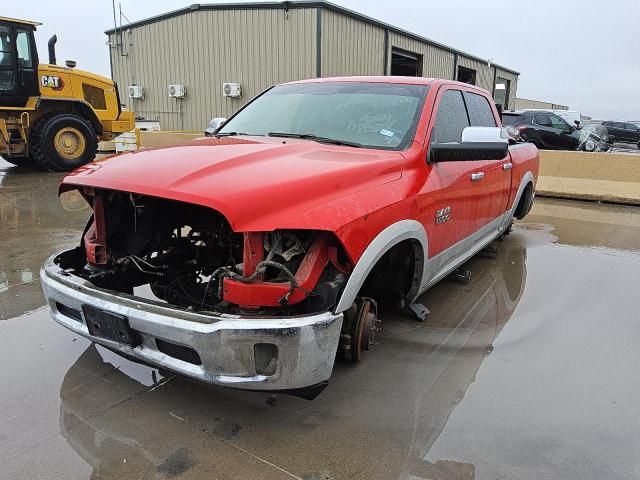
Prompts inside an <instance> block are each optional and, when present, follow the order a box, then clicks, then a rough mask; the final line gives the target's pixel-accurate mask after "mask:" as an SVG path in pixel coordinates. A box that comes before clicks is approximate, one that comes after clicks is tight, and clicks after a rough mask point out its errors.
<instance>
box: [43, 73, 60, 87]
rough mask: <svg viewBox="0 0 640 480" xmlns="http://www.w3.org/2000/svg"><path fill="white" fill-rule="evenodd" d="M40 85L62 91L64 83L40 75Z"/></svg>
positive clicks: (50, 76)
mask: <svg viewBox="0 0 640 480" xmlns="http://www.w3.org/2000/svg"><path fill="white" fill-rule="evenodd" d="M40 85H42V86H43V87H49V88H52V89H53V90H62V87H64V82H63V81H62V79H61V78H60V77H56V76H54V75H42V76H41V77H40Z"/></svg>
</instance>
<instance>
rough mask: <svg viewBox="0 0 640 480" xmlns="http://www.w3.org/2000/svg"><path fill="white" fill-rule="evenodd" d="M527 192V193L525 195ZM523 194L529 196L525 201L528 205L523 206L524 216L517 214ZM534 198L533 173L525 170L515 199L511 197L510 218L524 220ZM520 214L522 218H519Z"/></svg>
mask: <svg viewBox="0 0 640 480" xmlns="http://www.w3.org/2000/svg"><path fill="white" fill-rule="evenodd" d="M527 187H530V189H527ZM527 192H529V193H528V194H527ZM525 194H527V195H529V196H528V198H527V200H526V201H527V203H528V206H527V205H525V207H526V211H525V212H524V214H522V212H519V211H518V210H519V207H520V203H521V202H522V200H523V195H525ZM534 196H535V177H534V176H533V172H531V170H527V171H526V172H525V174H524V175H523V176H522V179H521V180H520V186H519V187H518V192H517V193H516V195H515V197H513V204H512V205H511V217H516V218H517V219H519V220H521V219H522V218H524V217H525V216H526V215H527V213H529V210H531V206H532V205H533V198H534ZM521 214H522V216H519V215H521Z"/></svg>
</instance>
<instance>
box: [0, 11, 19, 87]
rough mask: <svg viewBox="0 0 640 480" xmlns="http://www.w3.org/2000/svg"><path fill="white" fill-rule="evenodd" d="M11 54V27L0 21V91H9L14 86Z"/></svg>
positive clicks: (14, 79) (14, 74) (14, 78)
mask: <svg viewBox="0 0 640 480" xmlns="http://www.w3.org/2000/svg"><path fill="white" fill-rule="evenodd" d="M13 55H14V53H13V46H12V42H11V29H10V28H9V26H8V25H3V24H1V23H0V93H3V92H4V93H7V92H9V93H10V92H13V91H14V90H15V88H16V72H15V71H14V68H15V67H14V64H13Z"/></svg>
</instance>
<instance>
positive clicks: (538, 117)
mask: <svg viewBox="0 0 640 480" xmlns="http://www.w3.org/2000/svg"><path fill="white" fill-rule="evenodd" d="M533 123H536V124H538V125H542V126H543V127H550V126H551V121H550V120H549V116H548V115H547V114H546V113H536V114H535V115H534V116H533Z"/></svg>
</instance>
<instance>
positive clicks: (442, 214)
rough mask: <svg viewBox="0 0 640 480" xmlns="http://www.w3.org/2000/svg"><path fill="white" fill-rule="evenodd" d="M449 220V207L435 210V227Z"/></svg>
mask: <svg viewBox="0 0 640 480" xmlns="http://www.w3.org/2000/svg"><path fill="white" fill-rule="evenodd" d="M450 218H451V207H444V208H441V209H440V210H436V225H439V224H441V223H444V222H448V221H449V219H450Z"/></svg>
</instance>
